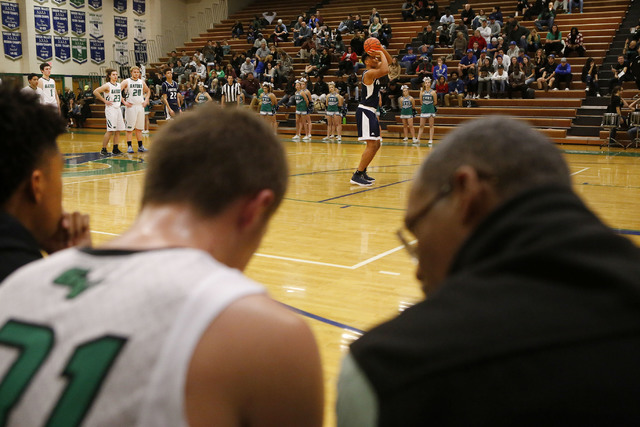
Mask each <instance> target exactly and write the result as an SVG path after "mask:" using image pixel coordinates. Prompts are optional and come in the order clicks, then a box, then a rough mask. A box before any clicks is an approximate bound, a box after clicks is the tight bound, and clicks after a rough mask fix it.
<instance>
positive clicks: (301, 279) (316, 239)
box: [58, 130, 640, 426]
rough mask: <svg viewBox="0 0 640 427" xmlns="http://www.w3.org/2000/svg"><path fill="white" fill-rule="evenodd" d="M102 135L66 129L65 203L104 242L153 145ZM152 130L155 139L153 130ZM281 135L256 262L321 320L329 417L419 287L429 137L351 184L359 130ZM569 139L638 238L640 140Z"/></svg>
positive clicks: (593, 184)
mask: <svg viewBox="0 0 640 427" xmlns="http://www.w3.org/2000/svg"><path fill="white" fill-rule="evenodd" d="M102 135H103V132H102V131H94V130H80V131H74V132H70V133H66V134H64V135H61V136H60V138H59V139H58V141H59V144H60V149H61V151H62V152H63V153H64V154H65V158H66V168H65V173H64V207H65V209H67V210H69V211H73V210H80V211H82V212H86V213H89V214H90V215H91V228H92V230H93V241H94V244H100V243H101V242H104V241H107V240H109V239H111V238H112V237H113V236H115V235H117V234H119V233H121V232H122V231H124V230H125V229H126V228H127V227H128V226H129V224H130V223H131V222H132V221H133V219H134V218H135V216H136V214H137V212H138V207H139V200H140V198H141V195H142V182H143V178H144V170H145V168H146V161H145V154H139V153H137V152H136V153H135V154H131V155H127V154H125V155H120V156H117V157H112V158H108V159H102V158H101V157H100V156H99V155H98V154H97V152H98V151H99V149H100V147H101V143H100V141H101V139H102ZM123 137H124V135H123ZM144 142H145V145H146V146H147V147H148V148H149V149H151V150H153V134H152V135H151V136H150V137H148V136H145V141H144ZM283 143H284V146H285V148H286V151H287V153H288V159H289V164H290V173H291V177H290V184H289V190H288V192H287V194H286V196H285V200H284V202H283V204H282V206H281V208H280V209H279V211H278V213H277V214H276V215H275V217H274V219H273V221H272V223H271V227H270V229H269V232H268V234H267V236H266V237H265V239H264V241H263V244H262V246H261V247H260V249H259V250H258V253H257V254H256V256H255V257H254V258H253V260H252V261H251V263H250V265H249V268H248V269H247V271H246V273H247V275H248V276H249V277H251V278H253V279H255V280H257V281H259V282H261V283H263V284H264V285H265V286H266V287H267V288H268V290H269V292H270V294H271V296H272V297H273V298H275V299H276V300H278V301H280V302H282V303H283V304H286V305H288V306H290V307H291V308H292V309H295V310H297V311H298V312H299V313H301V314H302V315H303V316H305V318H306V319H307V321H308V323H309V325H310V326H311V328H312V329H313V331H314V333H315V335H316V338H317V340H318V344H319V346H320V351H321V353H322V359H323V365H324V375H325V387H326V421H325V425H327V426H330V425H334V415H333V406H334V402H335V383H336V378H337V374H338V371H339V364H340V360H341V358H342V355H343V354H344V352H345V350H346V349H347V346H348V345H349V343H350V342H351V341H353V340H354V339H355V338H357V337H358V336H359V335H360V333H361V331H365V330H367V329H369V328H371V327H372V326H374V325H376V324H377V323H380V322H381V321H383V320H385V319H387V318H389V317H392V316H394V315H396V314H397V313H398V312H400V311H402V310H403V309H404V308H406V307H408V306H410V305H411V304H412V303H414V302H416V301H418V300H420V299H421V293H420V291H419V285H418V283H417V281H416V279H415V277H414V269H415V266H414V265H413V263H412V262H411V261H410V259H409V257H408V256H407V254H405V252H404V250H403V249H402V247H401V246H400V244H399V242H398V241H397V239H396V237H395V231H396V229H397V228H398V227H400V226H401V223H402V217H403V212H404V209H405V206H406V200H407V192H408V190H409V187H410V185H411V180H412V178H413V174H414V173H415V171H416V169H417V168H418V166H419V164H420V163H421V161H422V160H423V159H424V158H425V157H426V156H428V155H429V152H430V148H428V147H426V146H424V145H423V146H421V147H413V146H405V145H404V144H401V143H400V141H398V140H390V139H389V140H385V141H384V143H383V147H382V149H381V150H380V152H379V153H378V155H377V157H376V158H375V160H374V162H373V164H372V166H371V167H370V168H369V173H370V174H371V175H373V176H374V177H375V178H376V179H377V183H376V185H374V186H373V187H370V188H361V187H357V186H353V185H351V184H349V178H350V175H351V173H352V172H353V170H354V168H355V166H356V165H357V163H358V159H359V158H360V155H361V153H362V150H363V145H362V144H359V143H357V141H355V139H354V138H346V140H345V141H343V142H342V144H340V145H338V144H336V143H323V142H321V141H320V138H314V140H313V141H312V142H310V143H305V142H299V143H294V142H291V141H290V140H288V139H283ZM423 143H424V141H423ZM122 145H125V146H126V143H125V144H121V148H122ZM135 145H136V144H135V142H134V147H135ZM175 148H176V150H179V149H180V147H179V144H176V147H175ZM559 148H560V149H563V150H564V152H565V155H566V159H567V161H568V163H569V165H570V167H571V172H572V174H573V178H574V186H575V189H576V191H577V193H578V194H580V195H581V196H582V197H583V199H584V200H585V201H586V203H587V204H588V205H589V206H590V207H591V208H592V209H593V210H594V211H595V212H596V213H597V214H598V215H599V216H600V217H601V218H602V219H603V220H604V222H605V223H606V224H608V225H609V226H611V227H612V228H614V229H616V230H617V231H618V232H619V233H621V234H624V235H626V236H628V237H629V238H630V239H631V240H633V241H634V242H635V243H636V244H638V242H640V237H639V236H640V172H639V170H640V150H636V149H630V150H626V151H624V150H613V149H611V150H606V149H605V150H603V151H601V150H598V149H597V148H593V147H581V146H579V147H576V146H567V147H562V146H559ZM565 148H566V149H565Z"/></svg>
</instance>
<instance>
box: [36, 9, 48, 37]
mask: <svg viewBox="0 0 640 427" xmlns="http://www.w3.org/2000/svg"><path fill="white" fill-rule="evenodd" d="M33 17H34V20H35V26H36V31H37V32H39V33H48V32H49V30H50V29H51V18H50V17H49V8H48V7H42V6H33Z"/></svg>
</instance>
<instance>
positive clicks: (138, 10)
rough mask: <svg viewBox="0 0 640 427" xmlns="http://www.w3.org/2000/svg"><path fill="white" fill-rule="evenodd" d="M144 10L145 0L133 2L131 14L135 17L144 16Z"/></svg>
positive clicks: (134, 0)
mask: <svg viewBox="0 0 640 427" xmlns="http://www.w3.org/2000/svg"><path fill="white" fill-rule="evenodd" d="M145 9H146V4H145V0H133V13H135V14H136V15H144V13H145V11H146V10H145Z"/></svg>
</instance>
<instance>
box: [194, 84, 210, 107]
mask: <svg viewBox="0 0 640 427" xmlns="http://www.w3.org/2000/svg"><path fill="white" fill-rule="evenodd" d="M211 101H212V99H211V95H209V93H207V87H206V86H205V85H204V83H202V82H198V94H197V95H196V100H195V102H196V104H197V105H203V104H205V103H207V102H211Z"/></svg>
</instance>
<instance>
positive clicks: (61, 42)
mask: <svg viewBox="0 0 640 427" xmlns="http://www.w3.org/2000/svg"><path fill="white" fill-rule="evenodd" d="M53 48H54V51H55V54H56V59H57V60H58V61H60V62H67V61H69V60H70V59H71V43H70V41H69V37H59V36H53Z"/></svg>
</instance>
